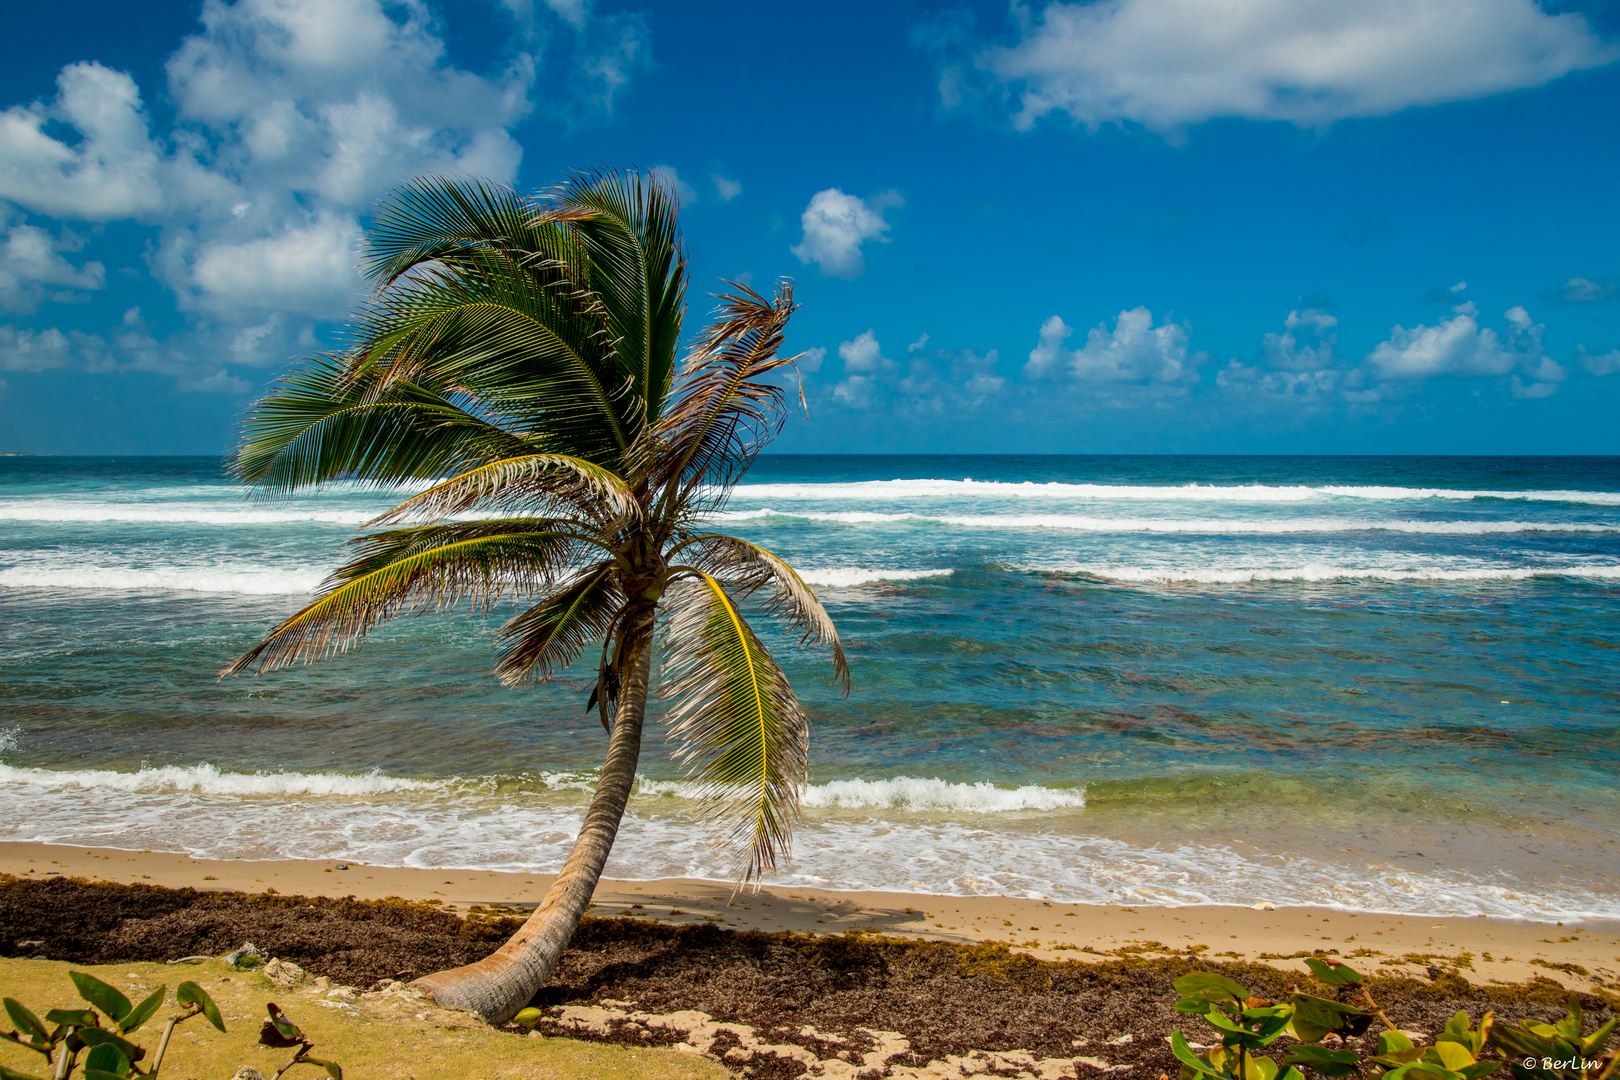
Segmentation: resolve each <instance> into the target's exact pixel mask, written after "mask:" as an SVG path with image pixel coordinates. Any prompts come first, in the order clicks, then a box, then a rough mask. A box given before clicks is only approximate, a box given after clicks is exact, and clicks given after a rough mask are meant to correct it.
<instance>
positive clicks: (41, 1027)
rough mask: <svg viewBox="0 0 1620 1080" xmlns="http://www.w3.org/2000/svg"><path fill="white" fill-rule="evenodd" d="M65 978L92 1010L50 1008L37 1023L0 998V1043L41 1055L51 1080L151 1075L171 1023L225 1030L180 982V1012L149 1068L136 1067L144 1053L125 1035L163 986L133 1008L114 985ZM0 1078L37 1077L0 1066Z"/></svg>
mask: <svg viewBox="0 0 1620 1080" xmlns="http://www.w3.org/2000/svg"><path fill="white" fill-rule="evenodd" d="M68 978H69V979H71V980H72V982H73V986H74V988H75V989H76V990H78V992H79V996H80V997H81V998H83V999H84V1000H85V1001H87V1002H89V1003H90V1004H91V1005H92V1006H94V1008H90V1009H51V1010H50V1011H49V1012H47V1013H46V1014H45V1019H44V1020H41V1019H40V1018H39V1017H38V1016H35V1015H34V1013H33V1012H32V1011H30V1010H29V1009H28V1008H27V1007H26V1006H25V1005H23V1004H22V1003H21V1002H19V1001H17V1000H15V999H14V998H5V999H3V1004H4V1006H5V1011H6V1015H7V1016H8V1017H9V1018H10V1020H11V1023H12V1025H13V1028H14V1030H12V1031H10V1032H4V1031H0V1040H4V1042H7V1043H11V1044H14V1045H16V1046H21V1047H24V1048H26V1049H28V1050H31V1051H33V1052H34V1053H37V1054H39V1055H40V1056H41V1057H43V1058H44V1066H45V1068H44V1072H45V1073H48V1074H49V1075H50V1076H51V1077H52V1078H53V1080H67V1077H69V1076H71V1075H73V1074H74V1072H75V1070H77V1071H78V1074H79V1075H80V1076H81V1077H82V1078H83V1080H127V1078H130V1077H155V1076H157V1075H158V1071H159V1070H160V1069H161V1068H162V1067H163V1056H164V1053H165V1052H166V1051H167V1050H168V1047H169V1038H170V1036H172V1035H173V1034H174V1029H175V1027H176V1026H177V1025H179V1024H181V1023H183V1022H185V1021H187V1020H189V1019H191V1018H192V1017H194V1016H201V1017H203V1018H205V1019H206V1020H207V1021H208V1022H209V1023H210V1024H212V1025H214V1027H216V1028H218V1029H219V1030H220V1031H224V1030H225V1021H224V1020H223V1019H222V1018H221V1017H220V1015H219V1009H218V1008H217V1007H215V1005H214V1002H213V999H212V998H210V997H209V996H208V993H207V991H205V990H203V988H202V987H200V986H198V985H197V984H196V983H194V982H183V983H181V984H180V985H179V986H178V987H176V988H175V992H174V996H175V1000H176V1002H177V1003H178V1004H179V1005H180V1007H181V1008H182V1009H183V1010H185V1011H183V1012H178V1013H175V1014H174V1015H172V1016H170V1017H169V1022H168V1023H167V1024H166V1025H165V1026H164V1028H163V1034H162V1035H161V1036H160V1037H159V1039H158V1045H157V1049H156V1050H155V1051H154V1052H153V1053H152V1055H151V1062H150V1064H148V1065H147V1066H146V1067H145V1068H142V1066H141V1063H142V1062H143V1061H145V1060H146V1058H147V1053H146V1050H145V1048H143V1047H141V1046H139V1045H138V1044H136V1043H135V1042H134V1041H133V1040H132V1039H130V1038H128V1036H130V1035H133V1034H134V1032H135V1031H136V1030H137V1029H139V1028H140V1027H141V1026H142V1025H144V1024H145V1023H146V1022H147V1021H148V1020H150V1019H151V1018H152V1017H153V1015H155V1014H156V1013H157V1011H158V1010H159V1009H161V1008H162V1007H163V1000H164V997H165V996H166V994H167V988H165V987H162V986H160V987H158V988H157V989H156V990H154V991H152V993H151V994H149V995H147V996H146V997H145V998H143V999H142V1000H141V1001H140V1002H139V1003H138V1004H131V1003H130V1000H129V998H127V997H125V996H124V994H123V993H122V992H121V991H120V990H118V988H117V987H114V986H109V985H108V984H106V983H104V982H102V981H101V980H100V979H98V978H96V977H95V976H94V975H88V974H86V973H85V972H82V971H70V972H68ZM103 1019H105V1023H103ZM81 1052H83V1054H84V1058H83V1060H82V1061H81V1060H80V1059H79V1054H80V1053H81ZM0 1080H42V1078H41V1077H40V1076H37V1075H35V1074H33V1073H28V1072H20V1071H18V1070H16V1069H12V1068H10V1067H8V1066H6V1065H3V1064H0Z"/></svg>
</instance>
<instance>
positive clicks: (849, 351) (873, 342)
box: [838, 330, 894, 373]
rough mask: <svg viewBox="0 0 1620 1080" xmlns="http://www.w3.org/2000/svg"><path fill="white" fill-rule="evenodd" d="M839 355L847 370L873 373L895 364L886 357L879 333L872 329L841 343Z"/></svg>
mask: <svg viewBox="0 0 1620 1080" xmlns="http://www.w3.org/2000/svg"><path fill="white" fill-rule="evenodd" d="M838 357H839V359H841V360H842V361H843V362H844V370H845V371H847V372H862V373H871V372H875V371H883V370H884V369H886V368H891V367H893V366H894V365H893V363H892V362H891V361H889V360H886V359H884V356H883V346H882V345H880V344H878V339H877V334H876V333H875V332H873V331H871V330H868V331H866V332H865V333H863V334H859V335H857V336H856V337H855V339H854V340H853V341H846V342H844V343H843V344H841V345H839V346H838Z"/></svg>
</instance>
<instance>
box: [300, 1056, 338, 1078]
mask: <svg viewBox="0 0 1620 1080" xmlns="http://www.w3.org/2000/svg"><path fill="white" fill-rule="evenodd" d="M304 1060H305V1061H307V1062H309V1063H310V1064H311V1065H319V1066H320V1067H321V1068H323V1069H325V1070H326V1075H327V1076H330V1077H331V1078H332V1080H343V1066H341V1065H339V1064H338V1063H337V1062H335V1061H327V1060H326V1059H325V1058H318V1057H305V1058H304Z"/></svg>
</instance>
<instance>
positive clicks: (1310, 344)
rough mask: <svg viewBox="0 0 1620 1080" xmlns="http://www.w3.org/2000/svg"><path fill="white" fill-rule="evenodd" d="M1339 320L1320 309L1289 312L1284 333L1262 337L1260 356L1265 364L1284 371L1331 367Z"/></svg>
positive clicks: (1316, 369)
mask: <svg viewBox="0 0 1620 1080" xmlns="http://www.w3.org/2000/svg"><path fill="white" fill-rule="evenodd" d="M1338 325H1339V320H1338V319H1337V318H1335V317H1334V316H1332V315H1329V314H1328V313H1327V312H1325V311H1322V310H1321V309H1319V308H1306V309H1305V310H1303V311H1299V310H1295V311H1290V312H1289V313H1288V318H1286V319H1284V320H1283V332H1282V333H1280V334H1275V333H1273V334H1267V335H1266V336H1265V337H1263V338H1261V339H1260V355H1261V356H1262V357H1263V358H1264V360H1265V362H1266V365H1267V366H1268V367H1272V368H1281V369H1282V370H1284V371H1320V370H1321V369H1322V368H1325V367H1330V366H1331V365H1332V364H1333V362H1334V360H1335V357H1334V355H1333V346H1334V345H1335V344H1337V342H1338V340H1339V339H1338V335H1337V333H1336V332H1335V330H1334V328H1335V327H1336V326H1338Z"/></svg>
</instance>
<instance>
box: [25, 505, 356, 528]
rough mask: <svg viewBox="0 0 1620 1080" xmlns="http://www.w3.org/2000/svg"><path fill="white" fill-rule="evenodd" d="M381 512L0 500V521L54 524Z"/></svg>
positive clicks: (298, 520) (324, 519)
mask: <svg viewBox="0 0 1620 1080" xmlns="http://www.w3.org/2000/svg"><path fill="white" fill-rule="evenodd" d="M381 512H382V511H381V510H365V511H360V510H264V509H259V508H256V507H253V506H240V507H227V508H223V509H222V508H220V507H219V506H218V505H217V504H206V505H194V504H184V503H182V504H170V505H163V504H158V505H150V504H145V505H142V504H131V503H110V502H73V501H68V500H61V501H57V500H39V501H32V502H9V503H0V521H40V522H52V523H97V522H99V523H114V522H128V523H131V524H164V525H173V524H190V525H289V524H310V523H317V522H318V523H322V524H327V525H361V524H364V523H365V522H367V521H370V520H371V519H372V518H374V517H376V516H377V514H379V513H381Z"/></svg>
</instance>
